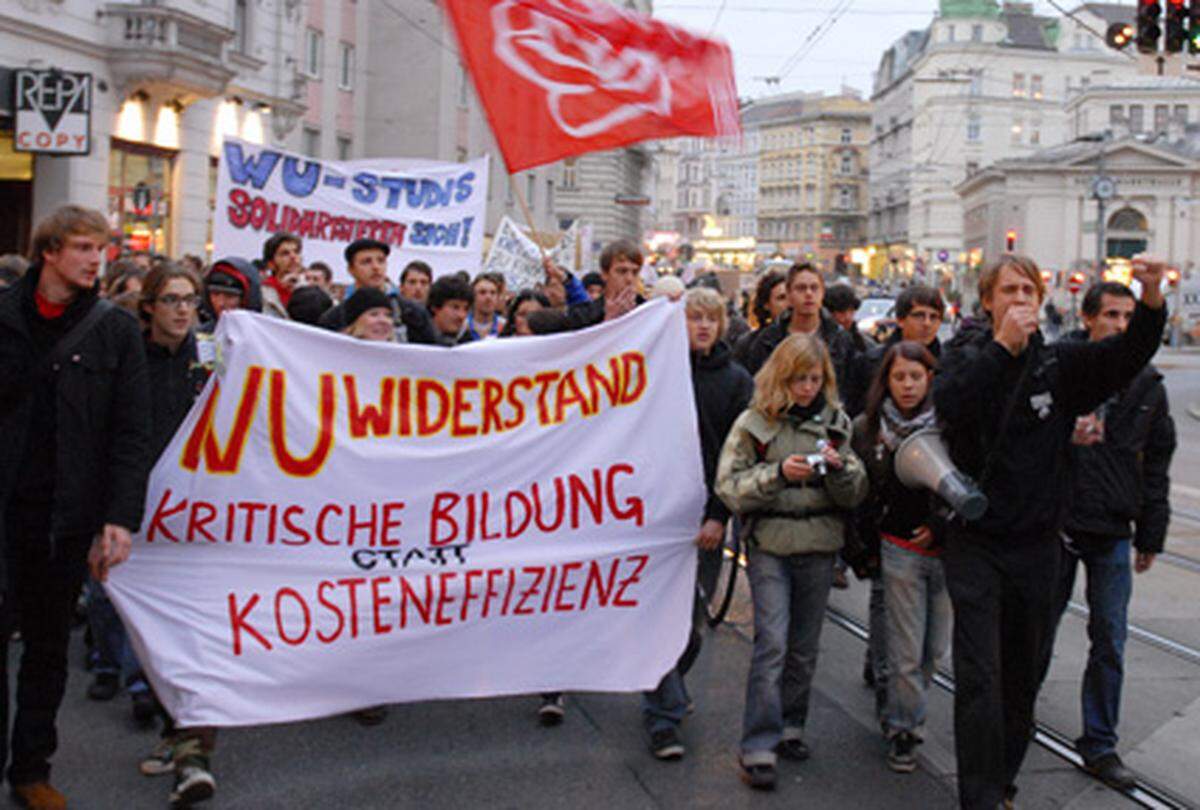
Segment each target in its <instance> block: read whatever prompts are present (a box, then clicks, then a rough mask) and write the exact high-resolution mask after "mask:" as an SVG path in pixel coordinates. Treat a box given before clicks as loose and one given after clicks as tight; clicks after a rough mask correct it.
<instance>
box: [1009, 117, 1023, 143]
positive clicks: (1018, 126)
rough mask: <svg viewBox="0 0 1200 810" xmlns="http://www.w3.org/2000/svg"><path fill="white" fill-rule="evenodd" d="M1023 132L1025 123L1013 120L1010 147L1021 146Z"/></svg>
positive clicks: (1016, 119) (1017, 119) (1019, 119)
mask: <svg viewBox="0 0 1200 810" xmlns="http://www.w3.org/2000/svg"><path fill="white" fill-rule="evenodd" d="M1024 131H1025V121H1024V120H1023V119H1021V118H1014V119H1013V123H1012V145H1013V146H1020V145H1021V135H1022V133H1023V132H1024Z"/></svg>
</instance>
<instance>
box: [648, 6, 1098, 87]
mask: <svg viewBox="0 0 1200 810" xmlns="http://www.w3.org/2000/svg"><path fill="white" fill-rule="evenodd" d="M1118 2H1120V0H1118ZM1080 4H1081V0H1072V1H1071V2H1066V0H1062V2H1060V5H1062V6H1064V7H1065V8H1068V9H1074V8H1077V7H1078V6H1079V5H1080ZM937 7H938V3H937V0H849V5H848V6H847V5H846V0H725V2H722V0H655V2H654V16H656V17H659V18H661V19H663V20H668V21H670V22H674V23H678V24H680V25H683V26H685V27H687V28H689V29H691V30H692V31H695V32H697V33H700V34H704V33H707V32H709V31H712V32H713V33H714V35H715V36H719V37H722V38H724V39H725V40H726V41H727V42H729V45H730V47H731V48H732V49H733V57H734V66H735V69H736V70H737V85H738V95H740V96H742V97H743V98H746V97H748V98H760V97H762V96H765V95H773V94H775V93H782V92H792V91H796V90H806V91H808V90H824V91H825V92H827V93H836V92H837V91H838V90H839V89H840V88H841V86H842V85H843V84H846V85H848V86H850V87H854V88H857V89H858V90H861V91H862V92H863V96H864V98H867V97H870V94H871V76H872V73H873V71H874V70H875V68H876V67H877V66H878V64H879V57H880V55H881V54H882V53H883V51H884V50H885V49H886V48H887V47H888V46H890V45H891V44H892V43H893V42H895V41H896V39H898V38H899V37H901V36H903V35H904V33H905V32H906V31H910V30H913V29H923V28H925V27H926V26H927V25H928V24H929V22H930V20H932V19H933V15H934V12H935V11H936V10H937ZM1034 7H1035V9H1036V10H1037V11H1038V12H1039V13H1046V14H1052V13H1055V12H1054V11H1053V9H1052V8H1051V7H1050V6H1049V4H1048V3H1046V2H1045V0H1038V1H1037V2H1036V3H1035V6H1034ZM843 8H844V9H845V11H844V13H842V14H841V15H840V16H838V17H837V18H836V20H834V21H833V22H832V24H829V21H830V16H831V12H836V10H837V9H843ZM818 29H819V30H818ZM814 30H816V31H817V33H816V34H815V35H814V33H813V32H814ZM769 76H779V77H780V82H779V84H778V85H774V84H768V83H767V82H765V81H763V78H764V77H769Z"/></svg>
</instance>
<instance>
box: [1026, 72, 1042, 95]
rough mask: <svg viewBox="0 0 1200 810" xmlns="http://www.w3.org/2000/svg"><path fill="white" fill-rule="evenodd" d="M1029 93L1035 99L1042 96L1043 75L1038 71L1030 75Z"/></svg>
mask: <svg viewBox="0 0 1200 810" xmlns="http://www.w3.org/2000/svg"><path fill="white" fill-rule="evenodd" d="M1029 95H1031V96H1033V97H1034V98H1035V99H1039V100H1040V99H1041V98H1042V95H1043V94H1042V77H1041V76H1038V75H1037V74H1036V73H1035V74H1034V75H1032V76H1030V77H1029Z"/></svg>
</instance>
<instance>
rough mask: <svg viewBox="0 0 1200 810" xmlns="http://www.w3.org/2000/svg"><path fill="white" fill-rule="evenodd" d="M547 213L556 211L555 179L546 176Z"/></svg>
mask: <svg viewBox="0 0 1200 810" xmlns="http://www.w3.org/2000/svg"><path fill="white" fill-rule="evenodd" d="M546 213H547V214H553V213H554V179H553V178H546Z"/></svg>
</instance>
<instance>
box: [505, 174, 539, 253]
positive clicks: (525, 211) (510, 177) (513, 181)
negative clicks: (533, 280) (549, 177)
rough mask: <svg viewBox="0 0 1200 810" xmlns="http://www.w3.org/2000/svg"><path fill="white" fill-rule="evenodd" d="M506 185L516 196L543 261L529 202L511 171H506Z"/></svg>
mask: <svg viewBox="0 0 1200 810" xmlns="http://www.w3.org/2000/svg"><path fill="white" fill-rule="evenodd" d="M505 171H508V167H507V166H505ZM508 185H509V188H511V189H512V193H513V196H514V197H516V198H517V206H518V207H519V208H520V209H521V216H523V217H524V218H525V224H526V225H528V226H529V231H530V233H532V234H533V241H534V244H536V245H537V246H538V250H539V251H541V254H542V261H545V260H546V249H545V248H544V247H542V243H541V241H540V240H539V239H538V238H537V236H538V229H537V227H536V226H535V225H534V224H533V215H532V214H531V213H529V203H527V202H526V201H525V195H524V194H523V193H522V192H521V186H520V184H519V183H517V177H516V175H514V174H513V173H512V172H509V173H508Z"/></svg>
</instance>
